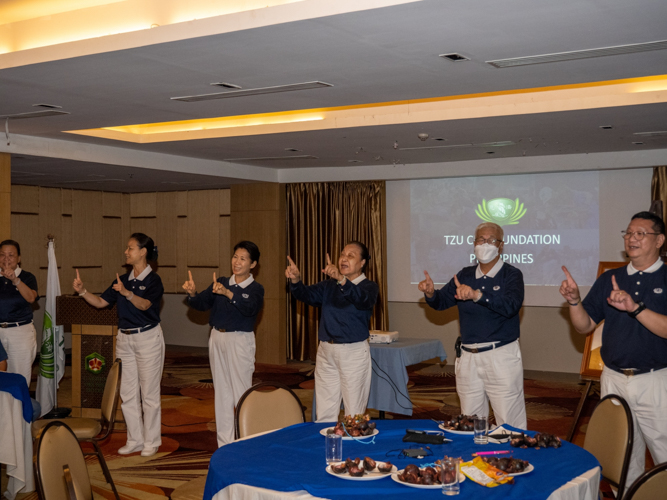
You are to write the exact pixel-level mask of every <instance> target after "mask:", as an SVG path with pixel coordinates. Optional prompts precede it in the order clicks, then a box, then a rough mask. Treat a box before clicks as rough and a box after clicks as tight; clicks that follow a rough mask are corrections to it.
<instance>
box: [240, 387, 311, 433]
mask: <svg viewBox="0 0 667 500" xmlns="http://www.w3.org/2000/svg"><path fill="white" fill-rule="evenodd" d="M270 387H273V388H274V390H272V391H266V390H264V389H268V388H270ZM305 421H306V416H305V414H304V413H303V406H302V405H301V400H300V399H299V396H297V395H296V394H294V392H293V391H292V390H291V389H290V388H289V387H287V386H286V385H283V384H280V383H278V382H260V383H259V384H255V385H253V386H252V387H251V388H250V389H248V390H247V391H246V392H245V393H244V394H243V396H241V398H240V399H239V402H238V404H237V405H236V413H235V415H234V432H235V435H236V439H239V438H242V437H245V436H250V435H253V434H257V433H260V432H266V431H273V430H276V429H282V428H283V427H288V426H290V425H293V424H299V423H303V422H305Z"/></svg>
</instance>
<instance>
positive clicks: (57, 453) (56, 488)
mask: <svg viewBox="0 0 667 500" xmlns="http://www.w3.org/2000/svg"><path fill="white" fill-rule="evenodd" d="M35 473H36V479H37V487H38V488H39V497H40V499H41V500H92V499H93V489H92V487H91V485H90V477H89V476H88V466H87V465H86V459H85V458H84V456H83V450H81V445H80V444H79V440H78V439H77V437H76V436H75V435H74V432H72V429H70V428H69V427H68V426H67V424H65V423H64V422H63V421H59V420H55V421H53V420H52V421H51V422H49V423H48V424H47V425H46V426H45V427H44V428H43V429H42V432H41V434H40V437H39V441H38V443H37V449H36V451H35Z"/></svg>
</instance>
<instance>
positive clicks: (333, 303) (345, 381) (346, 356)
mask: <svg viewBox="0 0 667 500" xmlns="http://www.w3.org/2000/svg"><path fill="white" fill-rule="evenodd" d="M287 260H288V263H289V265H288V266H287V269H286V270H285V277H286V278H288V279H289V280H290V289H291V291H292V295H293V296H294V297H295V298H296V299H297V300H300V301H302V302H305V303H306V304H308V305H309V306H313V307H321V308H322V318H321V319H320V328H319V331H318V335H317V336H318V339H319V345H318V347H317V360H316V362H315V403H316V412H317V421H318V422H336V421H337V420H338V413H339V412H340V401H341V398H342V400H343V404H344V405H345V415H356V414H359V413H361V414H363V413H364V412H365V410H366V404H367V403H368V394H369V393H370V390H371V351H370V346H369V345H368V337H369V332H368V323H369V321H370V318H371V314H372V313H373V307H375V302H376V301H377V297H378V290H379V289H378V285H377V283H375V282H374V281H370V280H369V279H366V275H365V274H364V270H365V269H366V266H367V264H368V261H369V260H370V255H369V253H368V249H367V248H366V245H364V244H363V243H360V242H358V241H351V242H350V243H348V244H347V245H345V248H343V251H342V252H341V253H340V258H339V259H338V266H336V265H335V264H333V263H332V262H331V259H330V258H329V255H328V254H327V265H326V267H325V268H324V269H323V270H322V272H323V273H324V274H326V275H327V276H328V277H329V278H332V279H326V280H324V281H320V282H319V283H316V284H314V285H310V286H306V285H304V284H303V282H302V281H301V273H300V272H299V269H298V268H297V267H296V264H294V261H292V259H290V258H289V256H288V257H287Z"/></svg>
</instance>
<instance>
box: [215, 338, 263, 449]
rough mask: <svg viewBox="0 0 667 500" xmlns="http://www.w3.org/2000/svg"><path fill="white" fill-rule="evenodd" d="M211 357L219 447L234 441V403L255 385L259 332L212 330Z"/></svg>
mask: <svg viewBox="0 0 667 500" xmlns="http://www.w3.org/2000/svg"><path fill="white" fill-rule="evenodd" d="M208 357H209V360H210V362H211V373H212V374H213V388H214V389H215V430H216V433H217V437H218V447H220V446H223V445H225V444H228V443H231V442H232V441H234V407H235V406H236V403H238V401H239V399H241V396H243V393H244V392H245V391H247V390H248V389H250V387H252V374H253V372H254V371H255V334H254V333H253V332H219V331H218V330H216V329H215V328H213V329H212V330H211V337H210V338H209V340H208Z"/></svg>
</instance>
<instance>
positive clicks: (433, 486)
mask: <svg viewBox="0 0 667 500" xmlns="http://www.w3.org/2000/svg"><path fill="white" fill-rule="evenodd" d="M403 470H404V469H401V470H399V471H396V472H393V473H392V474H391V479H392V481H394V482H395V483H398V484H402V485H403V486H409V487H410V488H419V489H422V490H440V489H442V484H440V483H438V484H414V483H406V482H405V481H401V480H400V479H399V478H398V475H399V474H402V473H403ZM465 480H466V477H465V474H463V472H459V483H462V482H463V481H465Z"/></svg>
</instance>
